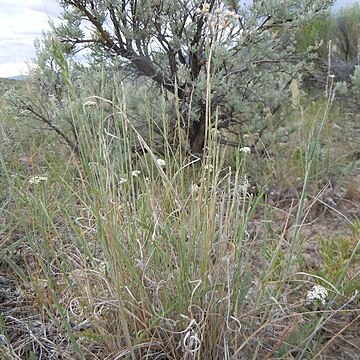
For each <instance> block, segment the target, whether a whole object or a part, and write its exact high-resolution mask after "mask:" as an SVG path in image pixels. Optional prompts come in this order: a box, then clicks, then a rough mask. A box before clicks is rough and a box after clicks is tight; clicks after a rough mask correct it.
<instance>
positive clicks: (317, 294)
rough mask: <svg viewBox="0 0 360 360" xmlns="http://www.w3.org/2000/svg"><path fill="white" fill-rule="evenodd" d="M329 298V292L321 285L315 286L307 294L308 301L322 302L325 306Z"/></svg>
mask: <svg viewBox="0 0 360 360" xmlns="http://www.w3.org/2000/svg"><path fill="white" fill-rule="evenodd" d="M327 297H328V291H327V290H326V289H325V288H324V287H323V286H320V285H314V286H313V287H312V288H311V290H309V291H308V292H307V294H306V299H307V300H309V301H313V300H320V301H321V303H322V304H323V305H325V303H326V299H327Z"/></svg>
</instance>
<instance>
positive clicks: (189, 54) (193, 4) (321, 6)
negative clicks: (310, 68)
mask: <svg viewBox="0 0 360 360" xmlns="http://www.w3.org/2000/svg"><path fill="white" fill-rule="evenodd" d="M58 1H59V4H60V5H61V6H62V7H63V9H64V12H63V15H62V17H63V19H64V21H63V22H62V24H61V25H59V26H54V25H53V35H54V36H56V37H57V38H58V39H60V41H61V43H62V44H63V45H62V46H65V44H66V46H65V47H64V49H65V51H66V52H67V57H68V58H71V55H72V54H79V53H80V54H81V52H82V51H83V50H84V49H87V50H86V51H87V55H86V57H87V59H88V62H89V64H90V67H87V68H86V67H82V68H81V66H80V65H79V64H76V62H72V63H71V65H72V67H71V68H72V69H75V70H73V72H74V73H75V72H76V69H78V71H79V72H80V77H81V76H82V74H83V73H86V72H87V74H86V75H85V76H84V78H85V80H84V81H85V83H86V84H88V82H93V81H92V79H93V78H94V77H95V78H96V76H97V75H96V74H99V73H100V72H101V71H99V70H97V69H98V68H99V66H105V69H106V71H109V72H110V74H111V75H110V78H112V76H113V74H114V73H117V72H118V71H119V70H120V69H121V71H122V73H123V74H126V75H140V76H142V78H147V79H150V83H151V82H152V83H154V84H155V85H157V86H158V89H159V91H158V92H155V91H153V89H152V91H151V92H149V93H148V94H147V95H148V97H150V98H151V96H152V95H153V96H154V101H153V102H150V104H151V105H152V106H154V107H157V108H158V104H157V102H158V101H159V98H161V96H159V95H164V94H165V95H164V97H163V99H164V98H165V99H166V101H165V104H166V105H165V109H166V110H167V111H171V110H172V109H174V107H173V106H172V102H173V101H175V100H174V99H175V97H174V96H173V95H172V94H176V95H177V96H178V98H179V102H178V103H179V104H180V105H179V106H180V114H181V116H182V126H183V127H184V128H186V129H187V130H189V133H190V143H191V142H193V143H194V145H193V147H194V148H195V147H196V146H197V147H198V146H199V144H197V145H196V144H195V142H196V140H197V138H198V137H201V136H203V134H201V132H203V131H204V126H199V124H200V125H201V124H202V123H204V122H205V109H206V91H207V90H209V87H208V84H209V76H210V82H211V85H210V95H211V112H212V114H213V117H214V116H215V114H216V116H217V118H218V123H217V126H218V127H219V128H226V129H228V128H230V127H232V126H233V125H236V126H238V125H241V129H244V128H250V129H251V130H252V129H255V130H256V131H259V132H262V131H264V129H267V127H268V123H269V117H272V116H273V115H274V113H276V112H277V111H278V110H279V108H280V106H281V105H282V104H283V103H285V102H286V99H287V98H289V96H288V92H289V85H290V82H291V80H292V79H293V78H299V77H300V72H301V70H302V68H303V67H304V66H305V62H306V59H304V57H302V56H300V55H299V54H296V52H295V34H296V30H297V29H299V28H300V27H301V26H302V25H303V24H304V23H306V22H307V21H309V20H310V19H313V18H315V17H316V16H318V15H321V14H322V13H323V12H324V11H326V9H327V8H328V6H329V5H330V4H331V3H332V2H333V1H331V0H301V1H300V0H267V1H253V2H252V3H251V4H250V5H249V4H248V5H247V4H245V2H243V1H231V0H227V1H219V0H208V1H200V0H179V1H173V0H101V1H100V0H98V1H90V0H58ZM49 59H51V54H50V56H49ZM55 63H56V62H55ZM104 64H105V65H104ZM46 66H49V64H47V65H46ZM59 70H60V75H61V72H62V70H61V68H60V69H59ZM90 71H92V73H91V74H92V75H91V76H89V75H90ZM43 75H45V77H46V76H48V75H47V74H46V73H45V72H43ZM49 76H50V77H51V76H52V75H49ZM60 78H62V77H61V76H60ZM144 83H145V82H144ZM146 84H148V82H146ZM129 86H130V85H129ZM135 86H136V85H135ZM81 88H84V87H81ZM101 88H102V89H103V88H104V86H102V87H101ZM142 89H143V87H142ZM93 92H94V95H98V94H99V92H100V89H99V88H96V86H94V89H93ZM166 93H168V94H166ZM102 95H104V96H107V95H108V94H102ZM142 98H144V97H138V98H137V102H138V103H139V102H141V99H142ZM155 110H156V109H155ZM157 113H159V111H157V112H156V111H154V114H153V115H154V120H156V114H157ZM173 118H174V119H175V118H176V117H175V116H174V117H173ZM158 120H159V123H160V119H158ZM213 120H214V119H213ZM197 132H200V133H199V134H197ZM246 132H248V129H246ZM202 145H203V144H201V142H200V147H201V146H202ZM190 146H191V145H190Z"/></svg>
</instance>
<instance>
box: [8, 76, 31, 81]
mask: <svg viewBox="0 0 360 360" xmlns="http://www.w3.org/2000/svg"><path fill="white" fill-rule="evenodd" d="M27 78H28V76H27V75H16V76H10V77H8V78H7V79H9V80H25V79H27Z"/></svg>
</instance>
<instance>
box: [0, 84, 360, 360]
mask: <svg viewBox="0 0 360 360" xmlns="http://www.w3.org/2000/svg"><path fill="white" fill-rule="evenodd" d="M69 81H70V80H69ZM126 95H127V94H126V91H125V90H123V89H122V88H117V89H116V93H115V94H114V96H113V99H112V100H111V101H110V100H107V99H105V98H102V97H92V98H91V99H89V98H84V99H78V98H75V99H74V93H72V92H71V91H69V94H68V101H69V104H70V107H71V114H72V119H71V121H72V123H73V124H74V128H75V129H77V137H78V140H79V143H78V144H79V148H78V156H77V155H75V154H74V153H72V152H70V151H69V148H68V147H66V146H64V145H62V146H57V145H56V144H55V143H54V142H50V143H48V142H46V141H45V140H46V139H44V138H42V137H40V138H39V137H38V135H36V134H37V132H30V131H27V132H24V131H22V132H21V131H20V130H19V132H18V134H17V135H18V137H19V138H18V139H17V140H16V141H13V142H10V143H9V144H8V145H7V146H8V148H7V151H6V152H5V151H3V149H4V145H2V148H1V150H2V151H1V157H0V160H1V169H2V177H1V188H2V189H5V190H6V195H3V196H2V203H1V219H0V220H1V222H2V224H3V225H4V226H3V227H2V230H1V234H0V236H1V238H0V241H1V242H0V245H1V247H0V255H1V256H0V259H2V260H0V266H1V269H2V272H3V274H4V275H2V277H1V278H0V281H2V282H3V283H4V286H3V288H4V290H2V292H1V293H0V296H1V298H2V300H3V301H2V304H1V305H0V309H1V313H2V316H1V318H0V330H1V332H2V335H1V336H2V339H3V340H4V341H2V347H1V349H2V350H1V351H3V354H4V356H5V357H12V358H15V359H20V358H21V359H24V358H26V359H27V358H28V359H31V358H54V357H56V356H60V354H61V356H62V358H64V359H74V358H79V359H85V358H89V359H102V358H111V359H121V358H129V359H160V358H162V359H191V358H195V359H225V358H226V359H228V358H229V359H230V358H239V357H242V358H246V359H257V358H283V359H289V358H298V359H305V358H314V357H315V358H316V357H317V356H320V355H321V354H322V353H325V352H326V351H327V350H328V349H331V346H332V345H333V343H335V342H336V341H337V340H338V339H340V340H343V339H344V338H345V335H344V332H345V330H347V329H350V328H351V326H352V325H353V321H352V320H349V319H348V318H346V316H348V314H352V313H353V312H355V311H358V309H357V305H356V298H355V295H354V293H353V291H354V290H355V289H356V287H357V286H358V282H357V280H356V276H353V277H350V278H349V272H348V269H350V268H351V267H350V265H351V264H353V263H354V262H355V261H357V260H356V259H357V258H356V257H357V256H358V236H357V235H355V234H354V235H353V237H351V238H350V237H348V238H344V239H345V240H344V241H343V242H342V245H339V244H338V243H337V242H336V241H335V240H330V239H327V240H323V241H321V242H320V254H321V259H322V261H323V262H324V267H323V268H322V269H324V270H323V271H320V272H318V271H316V272H315V273H312V272H310V271H305V270H304V268H302V263H301V261H300V260H301V258H302V255H303V249H304V245H306V241H307V240H306V237H305V235H303V230H304V229H306V225H307V221H308V218H309V217H310V210H311V209H312V208H313V207H314V206H315V205H314V204H318V203H321V204H323V203H326V199H323V198H322V197H321V196H322V194H323V193H324V192H320V193H319V192H318V187H319V185H318V182H317V181H318V180H317V177H316V174H317V171H318V167H317V166H315V165H317V164H318V161H320V160H318V159H319V157H318V149H319V146H320V145H321V144H322V141H323V138H322V134H323V131H324V128H325V126H326V122H327V121H328V118H329V117H328V115H329V109H330V106H331V105H332V104H331V103H332V98H329V99H328V102H327V104H326V106H325V109H324V111H323V113H322V116H321V117H320V118H319V117H318V118H315V117H314V118H312V119H311V124H310V125H308V126H307V127H306V126H304V127H303V128H301V129H300V130H301V131H299V132H298V133H296V135H297V136H298V138H297V141H294V143H296V144H301V146H302V152H301V153H300V152H299V151H298V150H296V149H295V148H293V149H292V150H293V151H290V152H289V157H287V156H286V154H285V153H283V154H284V155H283V157H276V156H273V155H271V154H272V153H275V150H278V149H279V148H278V147H277V145H276V144H273V146H274V147H271V146H269V148H268V149H267V150H268V155H267V156H268V158H267V160H268V161H269V162H270V163H271V164H273V166H272V165H269V166H268V167H266V168H265V169H267V170H266V172H265V171H264V173H260V171H261V162H262V161H264V160H263V158H262V159H260V160H259V161H257V156H258V154H256V152H252V150H251V149H250V148H248V147H246V146H245V147H241V148H240V147H239V148H235V149H232V150H230V149H229V148H226V149H224V147H222V146H221V145H220V144H219V142H218V141H217V136H218V133H217V131H214V130H210V129H209V131H208V133H207V137H206V138H207V143H206V151H205V153H204V156H203V157H202V158H200V157H196V156H192V155H188V154H186V153H178V152H176V151H174V149H173V148H171V147H170V146H168V147H166V146H165V149H163V151H162V152H157V149H156V147H155V145H154V144H153V143H152V142H151V140H145V137H143V135H142V134H141V132H140V131H139V130H138V129H137V127H136V126H134V123H133V122H132V121H131V119H130V118H129V116H128V113H127V99H126ZM89 101H94V102H95V101H96V104H97V105H96V107H95V106H88V105H85V104H86V103H87V102H88V103H87V104H89ZM83 105H84V106H83ZM109 105H110V107H111V109H112V114H111V118H112V121H113V122H112V127H111V128H110V127H109V126H108V125H109V122H108V120H109V118H108V117H101V116H99V114H101V113H102V111H103V113H106V110H105V108H104V109H103V108H102V107H105V106H106V107H107V108H109ZM145 110H146V109H145ZM163 111H164V114H162V115H163V118H164V121H166V119H167V114H166V112H165V109H164V110H163ZM296 111H298V112H299V116H304V117H303V118H304V119H305V118H306V116H305V115H309V114H308V113H307V112H306V110H303V109H302V108H301V107H300V104H299V103H297V108H296ZM93 112H96V116H95V115H94V114H93ZM304 114H305V115H304ZM157 115H158V114H157ZM148 116H149V122H150V123H151V116H150V112H149V115H148ZM95 118H96V119H97V123H96V124H97V125H96V127H95V128H94V122H92V125H91V126H90V122H89V119H91V120H95ZM6 121H7V122H8V123H6V124H5V126H3V128H4V129H6V128H7V126H8V124H10V123H11V122H12V120H11V119H7V120H6ZM104 129H105V130H104ZM152 135H153V134H150V135H149V136H148V137H147V138H146V139H152V138H153V137H152ZM163 136H164V144H170V143H172V142H171V141H170V139H168V137H167V136H168V134H166V133H165V134H163ZM134 139H136V141H137V143H138V144H140V147H141V148H142V149H143V150H145V151H143V152H146V155H143V154H141V155H139V154H134V152H133V143H134ZM291 139H295V137H292V138H291ZM20 140H21V141H20ZM179 142H181V141H180V140H179ZM11 149H14V151H15V153H16V154H19V155H20V154H24V155H26V156H25V159H26V161H24V160H23V158H22V156H14V153H13V152H12V151H10V150H11ZM30 158H31V161H30V160H29V159H30ZM229 158H233V159H234V160H233V161H229ZM284 160H285V161H284ZM290 163H291V164H292V166H293V167H292V170H293V177H294V178H300V182H299V183H298V184H297V185H294V184H292V183H291V182H290V183H287V182H286V181H285V180H284V182H281V174H285V173H286V169H287V166H288V164H290ZM256 166H257V167H256ZM319 166H320V165H319ZM254 168H256V169H259V170H258V174H257V178H256V179H257V184H255V185H257V186H254V182H253V181H254V180H253V179H254V178H255V175H256V174H254V176H253V175H252V174H253V173H254ZM273 169H276V172H275V175H274V174H273V173H272V170H273ZM276 179H277V181H278V184H277V185H278V187H280V186H282V187H283V191H284V192H283V193H282V195H281V196H280V197H278V198H277V199H276V198H275V197H274V194H271V193H269V192H268V191H267V188H268V187H269V183H270V181H273V182H275V181H276ZM286 184H287V185H286ZM313 184H315V190H316V192H315V194H313V195H311V194H312V192H313V189H312V185H313ZM285 185H286V186H285ZM291 186H293V189H294V188H295V191H293V193H292V194H293V195H292V198H291V201H290V202H289V201H288V202H286V203H283V202H282V200H283V199H284V194H285V192H286V191H287V190H288V189H289V187H291ZM263 190H264V191H263ZM4 194H5V192H4ZM294 194H296V195H294ZM287 200H289V199H287ZM356 234H357V233H356ZM312 240H313V238H311V239H310V241H312ZM314 253H315V249H314ZM340 263H341V267H340ZM335 264H336V265H339V266H338V267H335V266H334V265H335ZM355 275H356V274H355ZM342 280H346V281H347V283H346V286H345V285H344V286H343V284H344V283H343V281H342ZM319 284H320V285H321V286H323V288H324V289H325V290H326V292H327V297H326V301H324V302H323V301H318V300H319V299H313V298H312V299H309V296H307V294H308V292H309V291H313V290H312V287H313V286H315V285H319ZM340 285H341V286H340ZM350 285H351V286H350ZM340 292H341V298H340V297H339V293H340ZM320 300H321V299H320ZM337 300H339V301H337ZM14 304H15V305H14ZM335 315H336V316H340V317H341V319H342V320H343V321H344V324H343V327H340V328H336V327H335V326H334V325H332V320H333V318H334V317H335ZM349 316H350V315H349ZM329 324H330V325H329Z"/></svg>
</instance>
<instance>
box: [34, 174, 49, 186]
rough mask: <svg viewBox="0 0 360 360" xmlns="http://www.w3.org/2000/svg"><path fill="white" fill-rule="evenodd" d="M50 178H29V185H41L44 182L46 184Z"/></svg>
mask: <svg viewBox="0 0 360 360" xmlns="http://www.w3.org/2000/svg"><path fill="white" fill-rule="evenodd" d="M47 180H48V178H47V177H46V176H31V177H30V178H29V184H32V185H39V184H40V183H42V182H46V181H47Z"/></svg>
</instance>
